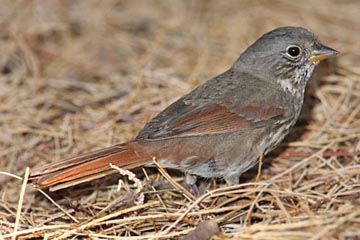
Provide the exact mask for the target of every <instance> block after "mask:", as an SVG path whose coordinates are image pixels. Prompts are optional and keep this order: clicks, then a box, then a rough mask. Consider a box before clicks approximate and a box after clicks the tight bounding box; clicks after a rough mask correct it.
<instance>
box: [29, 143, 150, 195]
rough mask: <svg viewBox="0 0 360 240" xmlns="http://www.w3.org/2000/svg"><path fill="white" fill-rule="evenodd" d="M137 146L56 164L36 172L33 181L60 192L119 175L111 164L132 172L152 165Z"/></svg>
mask: <svg viewBox="0 0 360 240" xmlns="http://www.w3.org/2000/svg"><path fill="white" fill-rule="evenodd" d="M136 146H137V145H136V144H135V143H128V144H122V145H115V146H112V147H108V148H104V149H100V150H97V151H94V152H90V153H86V154H83V155H80V156H77V157H74V158H69V159H66V160H62V161H59V162H55V163H52V164H49V165H46V166H44V167H40V168H38V169H35V170H34V171H32V173H31V175H30V179H31V181H32V182H33V184H34V185H36V186H38V187H50V190H51V191H56V190H59V189H62V188H66V187H70V186H73V185H77V184H79V183H83V182H87V181H91V180H94V179H98V178H101V177H104V176H107V175H109V174H112V173H115V172H116V170H114V169H112V168H111V167H110V163H111V164H113V165H116V166H118V167H120V168H123V169H132V168H136V167H139V166H142V165H144V164H146V163H148V162H150V161H151V158H150V157H147V156H146V155H145V154H143V152H142V151H139V149H136Z"/></svg>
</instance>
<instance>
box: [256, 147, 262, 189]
mask: <svg viewBox="0 0 360 240" xmlns="http://www.w3.org/2000/svg"><path fill="white" fill-rule="evenodd" d="M263 156H264V155H263V152H262V151H260V153H259V167H258V172H257V175H256V180H255V181H256V182H258V181H259V179H260V175H261V168H262V165H263Z"/></svg>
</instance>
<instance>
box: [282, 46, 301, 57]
mask: <svg viewBox="0 0 360 240" xmlns="http://www.w3.org/2000/svg"><path fill="white" fill-rule="evenodd" d="M301 55H302V50H301V48H300V47H299V46H296V45H290V46H288V47H287V48H286V56H288V57H289V58H290V59H294V60H296V59H298V58H299V57H300V56H301Z"/></svg>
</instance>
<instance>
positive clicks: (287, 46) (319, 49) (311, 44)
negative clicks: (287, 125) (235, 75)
mask: <svg viewBox="0 0 360 240" xmlns="http://www.w3.org/2000/svg"><path fill="white" fill-rule="evenodd" d="M336 53H337V52H336V51H335V50H333V49H330V48H328V47H326V46H324V45H322V44H321V43H319V41H318V40H317V38H316V36H315V35H314V34H313V33H311V32H310V31H308V30H306V29H304V28H300V27H282V28H278V29H275V30H273V31H271V32H269V33H266V34H265V35H263V36H262V37H261V38H260V39H258V40H257V41H256V42H255V43H253V44H252V45H251V46H250V47H249V48H248V49H247V50H246V51H245V52H244V53H243V54H242V55H241V56H240V57H239V59H238V60H237V61H236V63H235V64H234V68H238V69H240V70H245V71H249V70H251V72H254V73H257V74H258V75H261V76H262V77H263V78H264V79H268V80H269V81H275V82H277V83H279V84H280V85H282V86H283V88H284V89H285V90H286V91H290V92H291V93H292V94H293V95H295V94H297V95H299V97H300V95H301V93H302V92H303V88H305V84H306V82H307V80H308V79H309V78H310V76H311V74H312V72H313V70H314V67H315V65H316V64H317V63H318V62H319V61H320V60H321V59H323V58H322V57H324V56H325V57H326V56H330V55H334V54H336ZM315 56H319V58H318V59H317V58H316V57H315Z"/></svg>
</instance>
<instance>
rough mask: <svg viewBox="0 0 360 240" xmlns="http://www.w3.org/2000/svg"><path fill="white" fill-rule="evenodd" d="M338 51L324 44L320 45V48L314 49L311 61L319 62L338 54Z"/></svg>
mask: <svg viewBox="0 0 360 240" xmlns="http://www.w3.org/2000/svg"><path fill="white" fill-rule="evenodd" d="M338 53H339V52H338V51H336V50H334V49H332V48H329V47H326V46H324V45H320V47H319V48H318V49H315V50H314V51H312V53H311V56H310V58H309V62H311V63H315V62H319V61H321V60H324V59H327V58H329V57H331V56H334V55H337V54H338Z"/></svg>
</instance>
